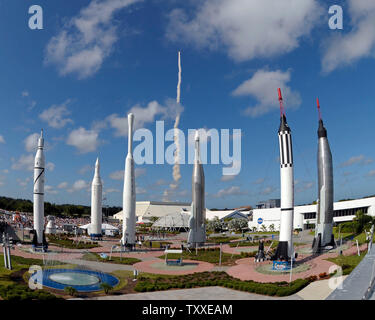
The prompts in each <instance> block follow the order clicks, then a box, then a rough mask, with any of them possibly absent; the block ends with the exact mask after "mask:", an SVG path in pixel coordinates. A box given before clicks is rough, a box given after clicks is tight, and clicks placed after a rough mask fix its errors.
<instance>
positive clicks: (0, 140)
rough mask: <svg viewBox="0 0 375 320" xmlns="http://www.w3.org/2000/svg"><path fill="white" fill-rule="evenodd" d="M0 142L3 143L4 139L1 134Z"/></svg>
mask: <svg viewBox="0 0 375 320" xmlns="http://www.w3.org/2000/svg"><path fill="white" fill-rule="evenodd" d="M0 143H5V139H4V137H3V136H2V135H0Z"/></svg>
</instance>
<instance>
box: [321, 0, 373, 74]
mask: <svg viewBox="0 0 375 320" xmlns="http://www.w3.org/2000/svg"><path fill="white" fill-rule="evenodd" d="M348 2H349V6H348V10H347V12H348V13H349V15H350V17H351V20H350V25H351V30H350V32H348V33H346V34H342V33H341V32H340V33H334V34H333V35H332V36H331V37H330V38H328V39H327V40H326V42H325V44H324V45H323V47H324V53H323V58H322V69H323V71H324V72H327V73H328V72H331V71H333V70H335V69H336V68H339V67H343V66H346V65H350V64H353V63H354V62H356V61H358V60H359V59H361V58H367V57H375V28H374V21H375V2H374V1H372V0H348Z"/></svg>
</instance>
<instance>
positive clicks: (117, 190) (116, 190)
mask: <svg viewBox="0 0 375 320" xmlns="http://www.w3.org/2000/svg"><path fill="white" fill-rule="evenodd" d="M114 192H121V191H120V190H119V189H115V188H109V189H105V191H104V193H105V194H106V193H114Z"/></svg>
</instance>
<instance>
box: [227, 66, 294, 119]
mask: <svg viewBox="0 0 375 320" xmlns="http://www.w3.org/2000/svg"><path fill="white" fill-rule="evenodd" d="M290 80H291V73H290V70H288V71H285V72H283V71H281V70H276V71H268V70H258V71H257V72H255V73H254V75H253V76H252V77H251V78H250V79H248V80H246V81H245V82H243V83H242V84H241V85H240V86H238V87H237V88H236V89H235V90H234V91H233V92H232V95H234V96H252V97H254V98H255V99H256V100H257V103H256V104H255V105H254V106H250V107H247V108H246V109H245V111H244V113H245V114H246V115H249V116H250V117H257V116H260V115H263V114H265V113H268V112H270V111H272V110H275V109H278V108H279V106H280V105H279V102H278V99H277V98H278V97H277V91H276V90H277V88H281V91H282V94H283V99H284V100H285V103H286V107H287V108H288V109H290V108H298V107H299V106H300V104H301V97H300V94H299V93H298V92H296V91H293V90H292V89H291V88H290V87H289V86H288V85H287V84H288V82H290Z"/></svg>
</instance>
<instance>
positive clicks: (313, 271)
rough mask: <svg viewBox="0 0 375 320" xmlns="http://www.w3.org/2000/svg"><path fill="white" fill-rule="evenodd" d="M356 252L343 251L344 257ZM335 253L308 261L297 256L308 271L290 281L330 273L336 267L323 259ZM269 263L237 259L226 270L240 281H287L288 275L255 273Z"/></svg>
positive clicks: (302, 256)
mask: <svg viewBox="0 0 375 320" xmlns="http://www.w3.org/2000/svg"><path fill="white" fill-rule="evenodd" d="M366 246H367V245H366V244H364V245H362V246H361V247H360V249H361V250H363V249H365V248H366ZM356 252H357V247H356V246H353V247H351V248H349V249H347V250H345V251H344V253H343V254H344V255H352V254H355V253H356ZM336 256H337V253H336V252H332V253H326V254H322V255H319V256H317V257H315V258H312V259H310V257H309V256H307V255H299V257H298V261H305V262H304V263H307V264H309V265H310V269H309V270H307V271H304V272H299V273H296V274H292V281H293V280H295V279H298V278H306V277H309V276H311V275H316V276H319V274H320V273H324V272H325V273H327V274H329V273H332V272H333V271H334V270H335V267H336V268H337V266H336V265H335V264H334V263H333V262H330V261H327V260H325V259H327V258H332V257H336ZM270 263H271V262H270V261H265V262H260V263H255V261H254V258H245V259H239V260H237V261H236V264H237V265H236V266H233V267H231V268H229V269H228V270H227V273H228V274H229V275H231V276H232V277H235V278H238V279H241V280H254V281H257V282H278V281H289V279H290V274H289V273H288V274H281V275H280V274H275V275H273V274H263V273H259V272H257V271H256V267H257V266H260V265H263V264H270Z"/></svg>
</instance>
